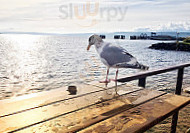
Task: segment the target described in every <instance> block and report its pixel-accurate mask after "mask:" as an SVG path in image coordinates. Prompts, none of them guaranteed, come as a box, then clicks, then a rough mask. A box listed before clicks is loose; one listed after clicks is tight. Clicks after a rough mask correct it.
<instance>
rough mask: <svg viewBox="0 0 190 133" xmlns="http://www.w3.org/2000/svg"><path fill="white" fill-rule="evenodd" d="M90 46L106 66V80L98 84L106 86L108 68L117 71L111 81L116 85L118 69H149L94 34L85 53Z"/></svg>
mask: <svg viewBox="0 0 190 133" xmlns="http://www.w3.org/2000/svg"><path fill="white" fill-rule="evenodd" d="M92 45H95V48H96V51H97V53H98V54H99V57H100V59H101V61H102V63H103V64H104V65H106V66H107V74H106V79H105V81H100V83H105V84H106V86H107V84H108V83H109V82H110V81H111V80H110V79H108V75H109V69H110V68H116V69H117V70H116V74H115V79H113V81H115V82H116V83H117V77H118V72H119V70H118V69H119V68H133V69H142V70H148V68H149V67H148V66H145V65H142V64H140V63H139V62H138V61H137V59H136V58H135V57H133V56H132V55H131V54H129V53H128V52H127V50H125V49H124V48H122V47H120V46H118V45H116V44H112V43H109V42H108V43H107V42H104V41H103V40H102V38H101V37H100V36H98V35H96V34H94V35H92V36H90V37H89V44H88V47H87V51H88V50H89V49H90V47H91V46H92ZM116 93H117V91H116Z"/></svg>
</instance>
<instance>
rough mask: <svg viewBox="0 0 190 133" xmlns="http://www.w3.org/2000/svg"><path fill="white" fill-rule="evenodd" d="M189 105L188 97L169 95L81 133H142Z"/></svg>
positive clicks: (189, 99)
mask: <svg viewBox="0 0 190 133" xmlns="http://www.w3.org/2000/svg"><path fill="white" fill-rule="evenodd" d="M188 103H190V98H188V97H183V96H178V95H171V94H167V95H164V96H161V97H158V98H156V99H154V100H151V101H149V102H147V103H145V104H142V105H139V106H137V107H135V108H132V109H129V110H127V111H125V112H123V113H120V114H118V115H116V116H114V117H111V118H109V119H107V120H105V121H102V122H100V123H97V124H95V125H92V126H90V127H88V128H86V129H84V130H82V131H80V133H99V132H101V131H104V132H105V133H106V132H110V133H112V132H120V133H133V132H135V133H137V132H139V133H141V132H144V131H146V130H147V129H149V128H150V127H152V126H154V125H155V124H157V123H159V122H160V121H162V120H164V119H165V118H167V117H168V116H170V115H171V114H172V113H174V112H175V111H177V110H179V109H180V108H182V107H184V106H185V105H187V104H188Z"/></svg>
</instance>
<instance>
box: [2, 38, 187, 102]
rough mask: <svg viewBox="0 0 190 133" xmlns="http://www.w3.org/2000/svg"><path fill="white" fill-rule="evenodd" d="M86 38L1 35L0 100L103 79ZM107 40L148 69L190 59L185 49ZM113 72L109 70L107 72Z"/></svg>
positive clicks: (157, 78)
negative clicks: (159, 49)
mask: <svg viewBox="0 0 190 133" xmlns="http://www.w3.org/2000/svg"><path fill="white" fill-rule="evenodd" d="M87 40H88V37H87V36H86V37H85V36H81V37H80V36H78V37H77V36H34V35H0V99H2V98H5V97H12V96H18V95H23V94H27V93H33V92H39V91H44V90H50V89H56V88H59V87H62V86H65V85H70V84H82V83H83V82H84V81H93V80H100V79H101V78H104V76H105V73H106V67H105V66H104V65H103V64H102V63H101V62H100V60H99V58H98V56H97V53H96V51H95V49H94V48H93V47H92V48H91V49H90V51H89V52H87V51H86V46H87V43H88V42H87ZM106 41H110V42H113V43H117V44H119V45H121V46H122V47H124V48H126V49H127V50H128V51H129V53H131V54H132V55H134V56H135V57H136V58H137V59H138V60H139V62H141V63H143V64H146V65H149V66H150V69H154V68H160V67H165V66H170V65H176V64H179V63H183V62H187V61H189V60H190V59H189V57H190V53H188V52H176V51H156V50H151V49H148V46H150V45H151V44H152V43H155V42H156V41H150V40H144V41H140V40H136V41H130V40H113V39H107V40H106ZM134 72H138V70H132V69H120V72H119V74H120V76H121V75H127V74H129V73H134ZM114 74H115V70H114V69H112V70H111V71H110V75H111V76H114ZM171 76H173V78H171ZM175 76H176V73H174V72H173V73H169V74H163V75H158V76H155V77H154V76H153V77H152V78H151V80H148V83H150V86H151V87H154V84H155V83H154V82H161V81H164V82H165V83H167V84H169V83H170V82H175V81H172V80H175ZM169 77H170V78H169ZM168 80H169V81H168Z"/></svg>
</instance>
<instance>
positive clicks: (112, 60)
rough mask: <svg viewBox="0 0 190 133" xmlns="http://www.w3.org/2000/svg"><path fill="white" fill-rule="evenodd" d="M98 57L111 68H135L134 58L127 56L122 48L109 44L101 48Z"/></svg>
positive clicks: (135, 61)
mask: <svg viewBox="0 0 190 133" xmlns="http://www.w3.org/2000/svg"><path fill="white" fill-rule="evenodd" d="M100 57H101V58H103V59H104V60H105V61H106V62H107V64H108V65H109V66H111V67H125V66H126V67H127V66H128V67H129V66H133V65H134V66H135V65H136V63H137V60H136V58H135V57H133V56H132V55H131V54H129V53H128V52H127V51H126V50H125V49H124V48H122V47H119V46H115V45H111V44H106V45H105V46H104V47H103V49H102V51H101V53H100ZM124 64H125V65H124Z"/></svg>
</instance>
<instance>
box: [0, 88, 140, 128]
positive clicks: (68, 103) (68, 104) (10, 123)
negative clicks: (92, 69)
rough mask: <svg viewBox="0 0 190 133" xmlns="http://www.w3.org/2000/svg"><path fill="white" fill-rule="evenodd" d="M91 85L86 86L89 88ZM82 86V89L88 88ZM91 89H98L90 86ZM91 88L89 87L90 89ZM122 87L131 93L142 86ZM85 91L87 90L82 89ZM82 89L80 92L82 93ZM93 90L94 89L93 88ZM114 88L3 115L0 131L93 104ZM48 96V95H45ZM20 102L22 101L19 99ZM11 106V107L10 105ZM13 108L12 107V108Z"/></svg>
mask: <svg viewBox="0 0 190 133" xmlns="http://www.w3.org/2000/svg"><path fill="white" fill-rule="evenodd" d="M90 87H92V86H88V88H89V89H90ZM88 88H84V89H88ZM92 88H93V89H99V88H96V87H92ZM92 88H91V89H92ZM119 88H123V89H124V90H125V91H124V92H125V93H131V92H134V91H138V90H141V89H142V88H139V87H136V88H135V87H134V88H130V87H127V86H126V85H122V86H119ZM84 91H87V90H84ZM84 91H83V92H82V93H84ZM94 91H95V90H94ZM113 93H114V88H112V89H109V90H107V91H96V92H95V93H92V94H89V95H83V96H81V97H75V98H72V99H66V100H62V101H59V102H56V103H53V104H48V105H47V106H42V107H40V108H34V109H31V110H26V111H22V112H20V113H15V114H12V115H8V116H4V117H1V118H0V125H1V128H0V132H8V131H12V130H16V129H19V128H22V127H27V126H29V125H33V124H36V123H40V122H42V121H43V122H44V121H47V120H51V119H54V118H56V117H59V116H62V115H65V114H68V113H71V112H73V111H75V110H79V109H81V108H85V107H87V106H90V105H92V104H95V103H96V102H97V101H98V100H100V99H106V100H108V99H112V98H113V96H114V95H112V94H113ZM46 97H47V98H48V97H49V95H46ZM43 98H45V97H43ZM20 102H22V101H20ZM48 103H49V102H48ZM10 108H11V107H10ZM12 109H13V110H14V108H12Z"/></svg>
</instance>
